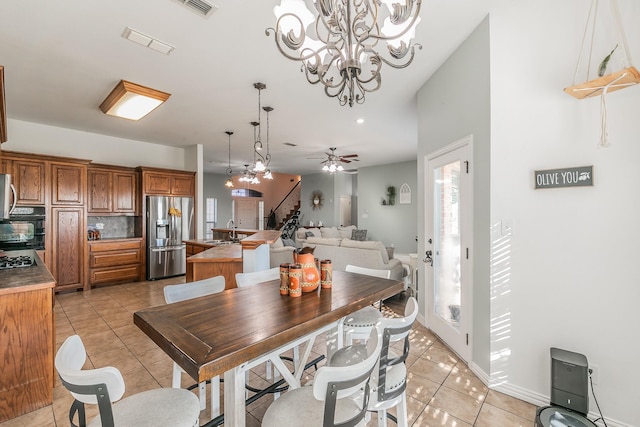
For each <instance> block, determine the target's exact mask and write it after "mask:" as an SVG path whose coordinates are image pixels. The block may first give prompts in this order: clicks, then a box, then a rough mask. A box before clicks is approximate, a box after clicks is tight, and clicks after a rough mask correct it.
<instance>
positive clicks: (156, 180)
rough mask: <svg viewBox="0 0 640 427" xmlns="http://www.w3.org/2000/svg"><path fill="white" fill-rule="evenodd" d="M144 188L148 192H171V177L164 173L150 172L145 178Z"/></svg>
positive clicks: (167, 193)
mask: <svg viewBox="0 0 640 427" xmlns="http://www.w3.org/2000/svg"><path fill="white" fill-rule="evenodd" d="M144 190H145V192H146V193H147V194H160V195H165V194H166V195H169V194H171V177H170V176H169V175H164V174H155V173H148V174H146V175H145V178H144Z"/></svg>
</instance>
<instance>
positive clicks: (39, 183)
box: [11, 159, 46, 205]
mask: <svg viewBox="0 0 640 427" xmlns="http://www.w3.org/2000/svg"><path fill="white" fill-rule="evenodd" d="M45 169H46V163H45V162H44V161H38V160H33V161H32V160H21V159H16V160H13V175H12V176H11V180H12V181H13V185H14V187H15V188H16V195H17V197H18V200H17V201H16V204H18V205H44V203H45Z"/></svg>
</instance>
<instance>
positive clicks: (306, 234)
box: [304, 231, 315, 239]
mask: <svg viewBox="0 0 640 427" xmlns="http://www.w3.org/2000/svg"><path fill="white" fill-rule="evenodd" d="M304 237H306V238H307V239H308V238H309V237H315V234H313V231H307V232H306V233H304Z"/></svg>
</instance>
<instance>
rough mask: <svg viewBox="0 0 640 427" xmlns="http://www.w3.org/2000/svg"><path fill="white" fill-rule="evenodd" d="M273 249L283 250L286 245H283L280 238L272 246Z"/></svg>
mask: <svg viewBox="0 0 640 427" xmlns="http://www.w3.org/2000/svg"><path fill="white" fill-rule="evenodd" d="M271 247H272V248H274V249H275V248H282V247H284V243H282V239H281V238H280V237H278V239H277V240H276V241H275V242H273V243H272V244H271Z"/></svg>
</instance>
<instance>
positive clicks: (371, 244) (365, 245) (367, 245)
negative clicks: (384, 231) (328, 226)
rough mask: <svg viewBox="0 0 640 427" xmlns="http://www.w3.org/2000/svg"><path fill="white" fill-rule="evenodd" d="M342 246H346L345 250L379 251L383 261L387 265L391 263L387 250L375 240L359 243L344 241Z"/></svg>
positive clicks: (349, 240) (356, 241)
mask: <svg viewBox="0 0 640 427" xmlns="http://www.w3.org/2000/svg"><path fill="white" fill-rule="evenodd" d="M340 246H344V247H345V248H359V249H369V250H372V251H373V250H377V251H379V252H380V255H382V261H383V262H384V263H385V264H387V263H388V262H389V255H388V254H387V248H385V246H384V244H383V243H382V242H376V241H373V240H370V241H364V242H361V241H358V240H351V239H342V243H341V244H340Z"/></svg>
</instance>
